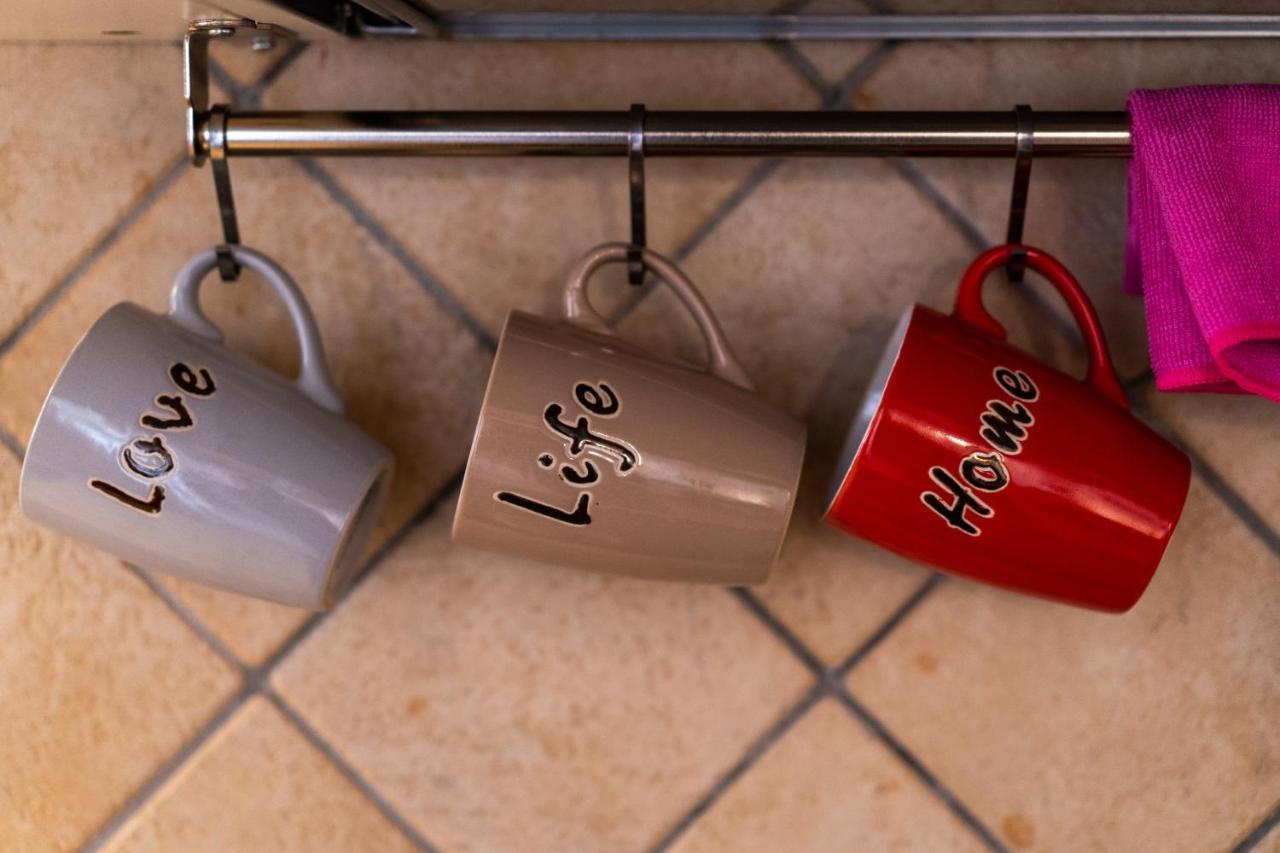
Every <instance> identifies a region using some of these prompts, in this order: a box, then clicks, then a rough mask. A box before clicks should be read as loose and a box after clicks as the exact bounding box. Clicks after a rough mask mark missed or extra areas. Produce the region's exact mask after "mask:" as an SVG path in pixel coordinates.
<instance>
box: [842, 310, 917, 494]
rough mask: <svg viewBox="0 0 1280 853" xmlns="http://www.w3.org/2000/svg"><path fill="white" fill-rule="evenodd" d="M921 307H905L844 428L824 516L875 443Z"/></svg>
mask: <svg viewBox="0 0 1280 853" xmlns="http://www.w3.org/2000/svg"><path fill="white" fill-rule="evenodd" d="M920 307H922V306H921V305H920V303H918V302H913V303H911V304H910V305H908V306H907V307H906V308H905V309H903V312H902V314H901V315H900V316H899V317H898V322H897V324H896V325H895V326H894V329H893V332H892V334H891V335H890V336H889V340H888V342H887V343H886V344H885V346H884V349H883V350H882V351H881V353H880V359H879V360H878V361H877V362H876V366H875V369H874V370H873V371H872V373H871V379H870V381H868V383H867V387H866V388H865V389H864V390H863V392H862V397H861V398H859V400H858V408H857V410H856V412H855V413H854V417H853V422H852V423H850V424H849V428H848V429H847V430H846V431H845V438H844V443H843V445H842V446H841V450H840V456H839V458H838V459H837V460H836V467H835V470H834V473H833V474H832V476H831V479H830V482H829V484H828V486H827V500H826V503H825V509H824V510H823V512H822V515H823V517H824V518H829V517H830V515H831V510H832V508H833V507H834V506H835V503H836V500H837V499H838V498H839V497H840V494H841V493H842V492H843V491H844V488H845V486H846V484H847V483H848V482H849V478H850V477H852V476H853V469H854V466H855V465H856V464H857V462H858V460H859V459H860V458H861V457H862V455H863V453H864V451H866V450H867V448H868V447H869V445H870V444H871V443H872V441H873V439H874V435H875V433H876V431H877V428H878V427H879V426H880V421H881V417H880V415H881V413H882V412H883V411H884V400H885V397H886V396H887V395H888V393H889V386H890V384H891V383H892V382H893V377H894V374H895V373H896V372H897V367H898V360H899V358H900V357H901V355H902V350H903V348H904V347H905V345H906V341H907V335H908V334H909V332H910V330H911V328H912V326H914V325H915V323H914V320H915V316H916V309H918V308H920ZM855 435H856V436H857V441H856V442H855V441H854V436H855Z"/></svg>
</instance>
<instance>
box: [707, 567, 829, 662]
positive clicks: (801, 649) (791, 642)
mask: <svg viewBox="0 0 1280 853" xmlns="http://www.w3.org/2000/svg"><path fill="white" fill-rule="evenodd" d="M729 592H730V593H731V594H732V595H733V596H734V597H735V598H737V599H738V601H739V602H741V603H742V605H743V606H744V607H746V608H747V610H750V611H751V612H752V613H753V614H755V616H756V617H757V618H758V619H759V620H760V621H761V622H763V623H764V625H765V627H766V628H768V629H769V630H770V631H772V632H773V634H774V636H776V637H777V638H778V639H779V640H781V641H782V644H783V645H785V646H786V647H787V648H788V649H790V650H791V653H792V654H794V655H795V656H796V657H797V658H799V659H800V662H801V663H802V664H804V665H805V667H806V668H807V669H808V670H809V671H810V672H812V673H813V674H814V675H816V676H818V677H819V678H826V677H827V668H826V667H825V666H823V664H822V661H820V660H819V659H818V656H817V655H815V654H814V653H813V652H812V651H810V650H809V647H808V646H806V645H805V644H804V641H802V640H801V639H800V638H799V637H797V636H796V635H795V633H793V632H792V630H791V629H790V628H788V627H787V626H786V625H785V624H783V622H782V620H781V619H779V618H778V617H777V616H775V615H774V614H773V612H772V611H771V610H769V608H768V607H766V606H765V605H764V602H762V601H761V600H760V599H759V598H758V597H757V596H756V595H755V593H753V592H751V590H749V589H747V588H746V587H741V586H735V587H731V588H730V589H729Z"/></svg>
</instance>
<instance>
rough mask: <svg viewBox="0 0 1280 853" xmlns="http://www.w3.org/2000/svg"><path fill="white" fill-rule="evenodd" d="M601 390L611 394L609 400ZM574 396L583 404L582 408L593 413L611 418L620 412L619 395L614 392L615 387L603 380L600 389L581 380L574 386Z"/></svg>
mask: <svg viewBox="0 0 1280 853" xmlns="http://www.w3.org/2000/svg"><path fill="white" fill-rule="evenodd" d="M601 391H603V392H604V394H608V395H609V402H607V403H606V402H605V400H604V394H601ZM573 396H574V399H576V400H577V401H578V402H579V403H580V404H581V405H582V408H584V409H586V410H587V411H588V412H591V413H592V414H593V415H599V416H600V417H602V418H609V417H613V416H614V415H616V414H617V413H618V395H617V394H614V393H613V389H612V388H610V387H609V386H608V385H605V384H604V383H603V382H601V383H600V388H599V390H597V389H596V388H595V387H594V386H592V385H588V384H587V383H586V382H579V383H578V384H577V385H575V386H574V388H573Z"/></svg>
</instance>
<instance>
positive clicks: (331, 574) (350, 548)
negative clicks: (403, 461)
mask: <svg viewBox="0 0 1280 853" xmlns="http://www.w3.org/2000/svg"><path fill="white" fill-rule="evenodd" d="M394 467H395V464H394V462H393V461H392V456H391V454H390V453H387V454H386V456H385V457H384V458H383V460H382V464H381V465H380V466H378V468H377V469H375V470H374V472H373V473H372V474H371V475H370V477H369V480H368V482H366V483H365V487H364V489H363V490H362V491H361V493H360V495H361V497H360V502H359V503H358V504H356V508H355V510H354V511H352V512H351V514H350V515H348V516H347V520H346V522H345V523H344V524H343V526H342V531H341V532H340V533H339V534H338V539H337V541H336V543H335V544H334V547H333V552H332V553H331V554H330V555H329V565H328V567H327V568H326V569H325V573H324V585H323V587H322V588H321V590H320V596H319V598H318V599H317V600H316V601H315V602H314V603H312V604H311V605H309V606H311V607H312V608H313V609H314V608H319V609H322V610H328V609H329V608H330V607H332V606H333V605H334V604H336V603H337V601H338V599H340V598H341V597H342V596H343V594H344V593H346V591H347V590H348V589H350V588H351V584H352V583H354V582H355V580H356V578H357V577H358V573H359V569H360V557H361V556H363V552H364V548H365V546H366V545H368V543H369V541H370V539H371V538H372V536H373V526H374V524H375V523H376V522H377V519H378V517H379V516H380V515H381V514H382V509H383V507H385V506H386V503H387V496H388V495H389V494H390V493H391V476H392V470H393V468H394ZM366 523H367V524H368V527H367V528H366V529H363V530H362V529H361V527H362V526H363V525H364V524H366ZM357 534H360V535H357ZM357 546H358V547H357Z"/></svg>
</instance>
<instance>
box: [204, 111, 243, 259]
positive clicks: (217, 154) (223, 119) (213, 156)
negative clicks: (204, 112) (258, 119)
mask: <svg viewBox="0 0 1280 853" xmlns="http://www.w3.org/2000/svg"><path fill="white" fill-rule="evenodd" d="M208 127H209V167H210V169H211V170H212V171H213V191H214V192H215V193H216V194H217V196H218V216H219V217H220V218H221V219H222V240H223V243H222V245H220V246H218V249H217V252H218V275H220V276H221V277H222V280H223V281H235V280H236V279H238V278H239V277H240V264H238V263H236V259H235V258H234V257H233V256H232V254H231V247H232V246H238V245H240V226H239V224H238V223H237V222H236V202H235V198H234V197H233V196H232V195H231V171H230V169H228V168H227V108H226V106H224V105H218V106H214V107H212V108H210V110H209V124H208Z"/></svg>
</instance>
